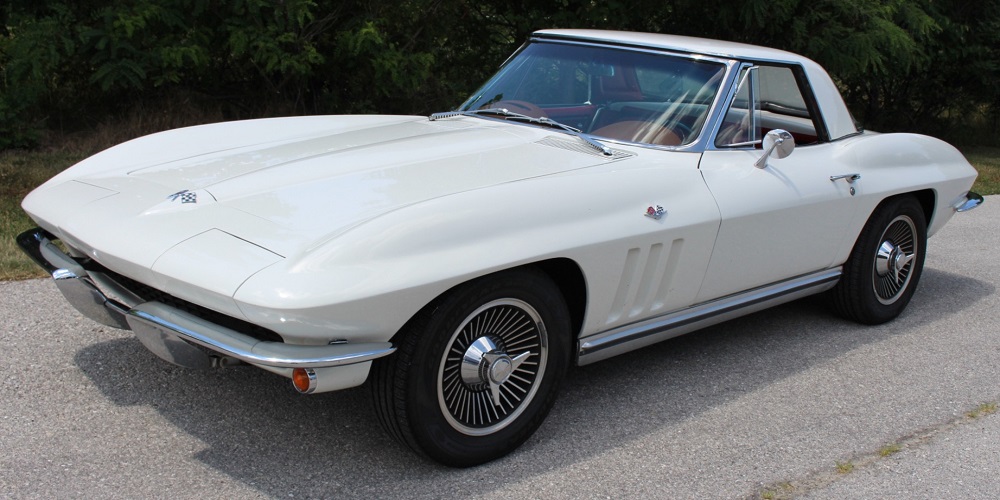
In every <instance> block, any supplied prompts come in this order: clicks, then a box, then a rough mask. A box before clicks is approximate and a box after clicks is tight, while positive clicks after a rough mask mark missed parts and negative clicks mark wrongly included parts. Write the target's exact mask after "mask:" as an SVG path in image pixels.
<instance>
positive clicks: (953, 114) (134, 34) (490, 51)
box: [0, 0, 1000, 149]
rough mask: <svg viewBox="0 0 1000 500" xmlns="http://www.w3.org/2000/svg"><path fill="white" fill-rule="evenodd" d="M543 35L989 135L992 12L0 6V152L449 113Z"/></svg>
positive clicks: (883, 3)
mask: <svg viewBox="0 0 1000 500" xmlns="http://www.w3.org/2000/svg"><path fill="white" fill-rule="evenodd" d="M548 27H561V28H602V29H622V30H633V31H650V32H662V33H675V34H685V35H694V36H705V37H711V38H720V39H726V40H735V41H742V42H750V43H757V44H762V45H767V46H772V47H776V48H782V49H786V50H790V51H793V52H798V53H802V54H805V55H807V56H809V57H812V58H813V59H815V60H817V61H818V62H820V63H821V64H823V65H824V66H825V67H826V68H827V69H828V70H830V72H831V73H832V74H833V75H834V77H835V78H836V79H837V81H838V82H839V83H840V84H841V85H842V88H843V90H844V92H845V95H846V97H847V99H848V101H849V104H850V106H851V109H852V111H853V113H854V114H855V116H856V117H857V118H858V119H859V120H860V121H862V122H863V123H865V124H866V125H867V126H868V127H869V128H879V129H884V130H890V129H906V130H915V131H923V132H931V133H942V132H946V131H947V130H948V128H949V127H954V126H956V125H958V126H967V125H966V124H967V122H968V121H969V120H970V119H973V118H982V117H993V118H992V122H990V123H986V125H991V126H992V127H995V126H996V125H1000V123H998V120H997V119H996V118H995V117H996V116H997V115H998V111H1000V86H998V85H997V82H998V81H1000V51H998V50H997V48H998V47H1000V0H978V1H975V2H967V1H961V0H812V1H805V0H766V1H765V0H746V1H744V2H742V3H737V2H729V1H724V0H658V1H651V0H633V1H629V2H625V1H621V0H608V1H595V0H554V1H551V2H535V1H528V0H487V1H479V2H470V1H468V0H402V1H391V2H390V1H386V0H369V1H357V0H283V1H280V2H274V1H265V0H215V1H211V0H131V1H121V0H111V1H108V0H103V1H95V0H72V1H70V0H51V1H46V2H38V1H33V0H7V1H6V2H5V5H4V6H3V7H0V149H4V148H10V147H24V146H30V145H32V144H34V143H35V142H36V141H37V138H38V135H37V134H38V132H39V131H41V130H45V129H63V130H65V129H70V130H72V129H79V128H86V127H88V126H92V125H93V124H94V123H96V122H99V121H102V120H107V119H109V118H110V117H114V116H120V115H122V114H124V113H127V111H128V110H129V109H144V107H146V106H159V107H160V108H159V109H164V108H166V109H169V107H170V106H173V105H174V104H173V103H185V104H186V105H189V106H195V107H200V108H210V109H214V110H218V112H219V114H220V115H221V116H222V117H225V118H243V117H250V116H261V115H267V114H315V113H375V112H377V113H429V112H431V111H438V110H443V109H450V108H452V107H454V106H455V105H457V104H458V103H459V102H461V100H462V99H463V98H464V97H465V96H466V94H468V93H469V92H471V91H472V90H474V88H475V87H476V86H478V84H480V83H481V82H482V81H483V79H484V78H486V77H487V76H488V75H489V74H490V73H492V72H493V71H494V70H495V69H496V67H497V66H498V65H499V64H500V63H501V62H502V61H503V60H504V59H505V58H506V57H507V55H509V53H510V52H512V51H513V50H514V49H515V48H516V47H517V46H518V45H519V44H520V43H522V42H523V41H524V40H525V39H526V37H527V36H528V34H530V33H531V32H532V31H533V30H535V29H539V28H548Z"/></svg>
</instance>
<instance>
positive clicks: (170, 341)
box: [17, 228, 396, 371]
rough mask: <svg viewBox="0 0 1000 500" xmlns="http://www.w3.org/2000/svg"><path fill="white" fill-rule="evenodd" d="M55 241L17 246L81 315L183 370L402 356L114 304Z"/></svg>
mask: <svg viewBox="0 0 1000 500" xmlns="http://www.w3.org/2000/svg"><path fill="white" fill-rule="evenodd" d="M55 239H56V238H55V237H53V236H52V235H51V234H49V233H48V232H46V231H45V230H43V229H40V228H35V229H32V230H30V231H26V232H24V233H22V234H20V235H19V236H18V237H17V243H18V246H20V247H21V249H22V250H23V251H24V252H25V253H26V254H28V256H29V257H31V259H32V260H34V261H35V263H37V264H38V265H39V266H41V267H42V268H43V269H45V270H46V271H47V272H48V273H49V274H50V275H51V276H52V278H53V280H55V283H56V286H57V287H58V288H59V291H60V292H62V294H63V296H65V297H66V300H67V301H69V303H70V304H71V305H72V306H73V307H75V308H76V309H77V310H78V311H80V313H82V314H83V315H84V316H86V317H88V318H90V319H92V320H94V321H97V322H98V323H101V324H104V325H108V326H112V327H115V328H122V329H126V330H132V331H134V332H135V334H136V337H138V338H139V340H140V341H141V342H142V343H143V345H145V346H146V348H148V349H149V350H150V351H152V352H153V353H154V354H156V355H157V356H159V357H160V358H163V359H164V360H166V361H169V362H171V363H174V364H177V365H180V366H186V367H190V368H208V367H211V366H217V365H218V364H219V360H225V359H235V360H239V361H243V362H246V363H250V364H253V365H257V366H260V367H262V368H267V369H271V370H272V371H282V370H286V369H294V368H328V367H340V366H347V365H353V364H358V363H365V362H368V361H371V360H373V359H377V358H380V357H382V356H387V355H389V354H391V353H392V352H393V351H395V350H396V348H395V347H393V346H392V344H391V343H389V342H370V343H358V344H331V345H297V344H285V343H282V342H267V341H262V340H258V339H256V338H253V337H251V336H249V335H245V334H243V333H240V332H237V331H234V330H232V329H229V328H226V327H224V326H221V325H217V324H215V323H211V322H208V321H206V320H203V319H201V318H199V317H197V316H194V315H192V314H190V313H187V312H184V311H181V310H179V309H176V308H173V307H170V306H167V305H165V304H161V303H159V302H143V303H138V302H137V303H135V304H131V305H125V304H122V303H121V302H119V301H117V300H114V299H111V298H108V296H107V295H105V293H104V292H103V291H102V290H101V289H100V288H99V287H98V286H97V284H96V283H95V279H94V277H92V276H91V275H90V274H89V273H88V272H87V271H86V270H85V269H84V268H83V266H81V265H80V264H79V263H78V262H77V261H75V260H73V258H72V257H70V256H69V255H66V254H65V253H64V252H63V251H62V250H60V249H59V247H57V246H56V245H54V244H53V241H54V240H55ZM123 295H127V292H126V294H123Z"/></svg>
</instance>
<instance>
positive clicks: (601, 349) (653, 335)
mask: <svg viewBox="0 0 1000 500" xmlns="http://www.w3.org/2000/svg"><path fill="white" fill-rule="evenodd" d="M841 272H842V270H841V268H840V267H837V268H834V269H827V270H825V271H819V272H816V273H812V274H807V275H805V276H800V277H798V278H793V279H790V280H787V281H782V282H779V283H774V284H772V285H767V286H763V287H760V288H755V289H753V290H748V291H746V292H742V293H738V294H735V295H730V296H728V297H723V298H721V299H716V300H713V301H710V302H706V303H703V304H698V305H695V306H691V307H688V308H685V309H681V310H679V311H675V312H672V313H669V314H665V315H662V316H659V317H656V318H652V319H648V320H645V321H641V322H638V323H632V324H630V325H625V326H621V327H618V328H615V329H612V330H608V331H605V332H602V333H598V334H596V335H591V336H589V337H586V338H583V339H580V342H579V349H578V360H577V362H578V364H579V365H581V366H582V365H587V364H590V363H594V362H596V361H600V360H603V359H607V358H610V357H612V356H616V355H618V354H622V353H625V352H628V351H632V350H635V349H638V348H640V347H645V346H647V345H650V344H654V343H656V342H660V341H662V340H666V339H669V338H672V337H676V336H678V335H683V334H685V333H689V332H692V331H695V330H698V329H701V328H704V327H707V326H711V325H714V324H718V323H721V322H723V321H727V320H730V319H733V318H737V317H739V316H743V315H746V314H750V313H753V312H757V311H760V310H763V309H766V308H768V307H771V306H775V305H778V304H782V303H785V302H791V301H792V300H796V299H799V298H802V297H805V296H808V295H812V294H816V293H820V292H823V291H826V290H829V289H830V288H833V287H834V286H835V285H836V284H837V282H838V281H839V280H840V275H841Z"/></svg>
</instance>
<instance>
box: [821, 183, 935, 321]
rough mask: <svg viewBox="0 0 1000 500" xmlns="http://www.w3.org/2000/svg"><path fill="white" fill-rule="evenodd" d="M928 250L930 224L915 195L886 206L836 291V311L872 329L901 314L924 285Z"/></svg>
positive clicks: (854, 253) (870, 225)
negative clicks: (922, 283)
mask: <svg viewBox="0 0 1000 500" xmlns="http://www.w3.org/2000/svg"><path fill="white" fill-rule="evenodd" d="M926 248H927V222H926V218H925V216H924V211H923V208H922V207H921V206H920V203H919V202H917V200H916V199H915V198H913V197H912V196H902V197H896V198H890V199H888V200H886V201H884V202H882V204H881V205H879V206H878V207H877V208H876V209H875V212H874V213H873V214H872V216H871V218H870V219H869V220H868V223H867V224H865V227H864V229H862V230H861V235H860V236H858V241H857V243H855V245H854V249H853V250H852V251H851V255H850V257H848V259H847V262H846V263H845V264H844V271H843V275H842V276H841V279H840V282H839V283H838V284H837V286H836V287H835V288H834V289H833V290H831V297H832V303H833V308H834V310H835V311H836V312H837V313H838V314H840V315H841V316H844V317H845V318H848V319H852V320H854V321H857V322H860V323H866V324H871V325H876V324H880V323H885V322H887V321H891V320H892V319H894V318H896V316H899V314H900V313H902V312H903V309H905V308H906V305H907V304H908V303H909V302H910V298H911V297H912V296H913V292H914V291H915V290H916V288H917V282H918V281H920V274H921V272H922V271H923V267H924V256H925V254H926Z"/></svg>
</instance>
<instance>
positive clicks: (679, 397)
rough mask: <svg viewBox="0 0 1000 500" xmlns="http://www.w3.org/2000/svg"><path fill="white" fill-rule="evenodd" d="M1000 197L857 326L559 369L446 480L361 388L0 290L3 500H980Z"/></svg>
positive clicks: (687, 346)
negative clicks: (886, 318) (197, 352)
mask: <svg viewBox="0 0 1000 500" xmlns="http://www.w3.org/2000/svg"><path fill="white" fill-rule="evenodd" d="M998 221H1000V197H988V198H987V201H986V203H985V204H984V205H983V206H982V207H980V208H979V209H976V210H974V211H972V212H969V213H966V214H958V215H956V216H955V217H954V218H953V219H952V221H951V222H950V223H949V225H948V226H946V227H945V228H944V229H943V230H942V231H941V232H940V233H938V234H937V235H935V236H934V237H933V238H931V240H930V241H929V245H928V247H929V253H928V257H927V261H926V267H925V271H924V275H923V278H922V280H921V282H920V287H919V290H918V291H917V293H916V295H915V296H914V298H913V301H912V302H911V303H910V306H909V308H908V309H907V310H906V312H905V313H904V314H903V315H902V316H901V317H900V318H898V319H897V320H896V321H894V322H892V323H889V324H886V325H881V326H876V327H866V326H859V325H856V324H852V323H850V322H847V321H844V320H841V319H839V318H837V317H835V316H833V315H832V314H831V313H829V312H828V310H827V309H826V307H825V304H824V303H823V302H822V301H821V300H817V299H806V300H803V301H799V302H796V303H792V304H788V305H785V306H782V307H779V308H776V309H772V310H769V311H765V312H761V313H758V314H754V315H751V316H748V317H744V318H741V319H738V320H734V321H730V322H728V323H725V324H722V325H718V326H716V327H713V328H709V329H707V330H703V331H701V332H698V333H694V334H690V335H687V336H684V337H680V338H677V339H673V340H670V341H667V342H663V343H660V344H657V345H655V346H652V347H650V348H647V349H645V350H642V351H639V352H634V353H630V354H626V355H622V356H619V357H616V358H613V359H610V360H607V361H604V362H601V363H597V364H594V365H590V366H587V367H582V368H575V369H573V370H571V372H570V374H569V378H568V379H567V382H566V383H565V384H564V387H563V391H562V393H561V395H560V398H559V400H558V401H557V402H556V405H555V408H554V409H553V411H552V413H551V414H550V415H549V417H548V419H547V420H546V422H545V424H544V425H543V426H542V428H541V429H540V430H539V431H538V432H537V433H536V434H535V436H534V437H532V438H531V439H530V440H529V441H528V442H527V443H526V444H525V445H524V446H522V447H521V448H520V449H519V450H518V451H516V452H515V453H513V454H512V455H510V456H508V457H506V458H504V459H501V460H498V461H495V462H493V463H490V464H487V465H484V466H480V467H476V468H472V469H465V470H456V469H449V468H445V467H441V466H438V465H436V464H433V463H430V462H427V461H425V460H423V459H421V458H419V457H417V456H415V455H414V454H412V453H410V452H409V451H408V450H406V449H404V448H402V447H400V446H399V445H397V444H396V443H395V442H393V441H392V440H391V439H389V438H388V437H387V436H386V435H385V434H384V433H383V432H382V430H381V429H380V428H379V426H378V423H377V422H376V420H375V418H374V413H373V411H372V409H371V401H370V398H369V395H368V392H367V389H366V388H357V389H351V390H347V391H341V392H335V393H326V394H318V395H312V396H302V395H299V394H297V393H296V392H295V391H294V390H293V389H292V387H291V384H290V383H289V382H288V381H287V380H285V379H282V378H280V377H277V376H274V375H271V374H269V373H266V372H264V371H261V370H254V369H250V368H227V369H224V370H221V371H210V372H198V371H191V370H185V369H182V368H178V367H174V366H172V365H169V364H167V363H165V362H162V361H160V360H159V359H157V358H156V357H154V356H153V355H152V354H150V353H148V352H147V351H146V350H145V349H144V348H143V347H142V345H141V344H140V343H139V342H138V341H137V340H136V339H135V338H133V337H132V336H131V335H130V333H129V332H123V331H119V330H114V329H111V328H107V327H103V326H100V325H97V324H95V323H93V322H90V321H89V320H85V319H83V318H81V317H80V316H79V315H78V314H77V313H76V312H75V311H73V310H72V308H71V307H70V306H69V305H68V304H66V303H65V301H64V300H63V299H62V297H61V296H60V295H59V293H58V291H57V290H56V288H55V286H54V285H53V284H52V283H50V282H49V281H47V280H33V281H25V282H16V283H0V327H2V330H0V332H2V333H0V496H3V497H7V498H66V497H71V498H167V497H169V498H195V497H197V498H204V497H209V498H216V497H227V498H272V497H274V498H574V499H576V498H782V497H803V498H907V499H910V498H943V497H961V498H996V497H998V496H1000V446H998V444H997V443H998V442H1000V414H997V413H992V412H991V411H992V410H994V409H995V408H996V403H997V402H1000V386H998V382H1000V321H998V319H997V314H996V312H997V311H998V310H1000V298H998V294H997V287H998V285H1000V222H998Z"/></svg>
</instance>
